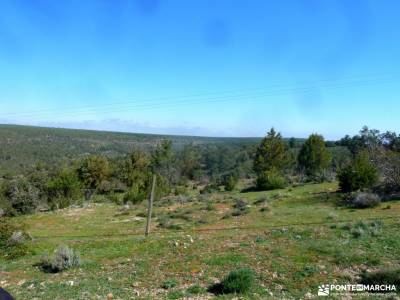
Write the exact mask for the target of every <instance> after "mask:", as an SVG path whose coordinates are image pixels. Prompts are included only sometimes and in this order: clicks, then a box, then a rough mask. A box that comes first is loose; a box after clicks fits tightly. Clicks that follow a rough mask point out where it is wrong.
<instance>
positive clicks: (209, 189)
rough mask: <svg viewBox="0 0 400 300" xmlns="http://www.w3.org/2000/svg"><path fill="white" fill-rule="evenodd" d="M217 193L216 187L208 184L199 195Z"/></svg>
mask: <svg viewBox="0 0 400 300" xmlns="http://www.w3.org/2000/svg"><path fill="white" fill-rule="evenodd" d="M217 191H219V189H218V186H216V185H215V184H214V183H210V184H207V185H206V186H205V187H204V188H203V189H202V190H201V191H200V194H209V193H214V192H217Z"/></svg>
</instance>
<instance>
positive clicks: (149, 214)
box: [145, 174, 156, 236]
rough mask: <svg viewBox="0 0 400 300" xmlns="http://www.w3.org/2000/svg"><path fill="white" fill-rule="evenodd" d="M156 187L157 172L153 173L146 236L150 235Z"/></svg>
mask: <svg viewBox="0 0 400 300" xmlns="http://www.w3.org/2000/svg"><path fill="white" fill-rule="evenodd" d="M155 188H156V174H153V184H152V186H151V193H150V198H149V203H148V206H147V223H146V232H145V236H148V235H149V232H150V223H151V214H152V213H153V200H154V190H155Z"/></svg>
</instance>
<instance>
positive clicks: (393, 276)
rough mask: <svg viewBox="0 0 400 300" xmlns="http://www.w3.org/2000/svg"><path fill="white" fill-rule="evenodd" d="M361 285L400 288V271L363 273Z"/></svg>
mask: <svg viewBox="0 0 400 300" xmlns="http://www.w3.org/2000/svg"><path fill="white" fill-rule="evenodd" d="M360 277H361V279H360V283H361V284H366V285H377V284H378V285H395V286H396V288H397V289H399V288H400V269H382V270H379V271H375V272H371V273H367V272H363V273H361V276H360Z"/></svg>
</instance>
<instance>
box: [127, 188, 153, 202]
mask: <svg viewBox="0 0 400 300" xmlns="http://www.w3.org/2000/svg"><path fill="white" fill-rule="evenodd" d="M146 197H147V193H146V190H143V189H141V188H140V187H139V185H133V186H132V187H131V188H130V189H129V190H128V191H127V192H126V193H125V195H124V199H123V202H124V204H126V203H128V202H130V203H132V204H138V203H140V202H142V201H143V200H145V199H146Z"/></svg>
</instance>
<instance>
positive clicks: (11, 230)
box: [0, 218, 29, 259]
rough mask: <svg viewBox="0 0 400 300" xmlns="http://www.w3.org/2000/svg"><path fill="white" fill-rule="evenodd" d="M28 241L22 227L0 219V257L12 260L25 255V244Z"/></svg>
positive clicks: (26, 248)
mask: <svg viewBox="0 0 400 300" xmlns="http://www.w3.org/2000/svg"><path fill="white" fill-rule="evenodd" d="M27 239H29V236H28V234H27V233H25V232H24V227H23V226H21V225H15V224H12V223H11V222H10V221H9V220H8V219H6V218H0V257H1V256H3V257H5V258H8V259H14V258H17V257H20V256H23V255H25V254H26V253H27V252H28V247H27V246H26V244H25V242H26V240H27Z"/></svg>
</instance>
